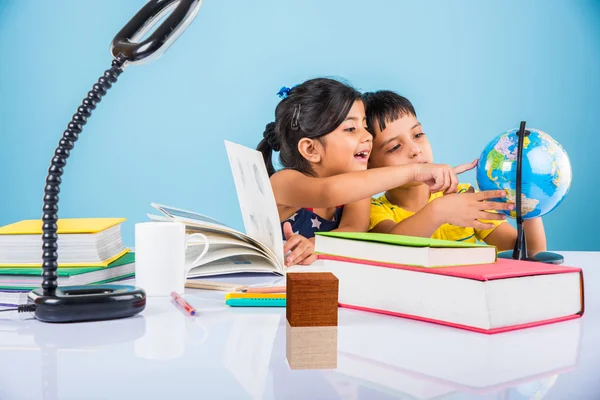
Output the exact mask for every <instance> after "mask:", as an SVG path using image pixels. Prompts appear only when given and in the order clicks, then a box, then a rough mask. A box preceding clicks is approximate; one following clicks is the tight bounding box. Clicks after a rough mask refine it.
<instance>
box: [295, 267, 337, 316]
mask: <svg viewBox="0 0 600 400" xmlns="http://www.w3.org/2000/svg"><path fill="white" fill-rule="evenodd" d="M286 287H287V289H286V291H287V293H286V317H287V320H288V322H289V324H290V326H293V327H295V326H337V324H338V289H339V281H338V278H337V277H336V276H335V275H333V274H332V273H331V272H293V273H288V274H286Z"/></svg>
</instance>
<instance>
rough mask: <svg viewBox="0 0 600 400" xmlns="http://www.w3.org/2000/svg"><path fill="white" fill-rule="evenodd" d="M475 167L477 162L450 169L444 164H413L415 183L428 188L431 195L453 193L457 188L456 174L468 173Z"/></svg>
mask: <svg viewBox="0 0 600 400" xmlns="http://www.w3.org/2000/svg"><path fill="white" fill-rule="evenodd" d="M476 166H477V160H474V161H472V162H470V163H468V164H462V165H459V166H457V167H455V168H452V167H451V166H449V165H446V164H429V163H425V164H414V168H415V181H418V182H423V183H425V184H426V185H428V186H429V190H430V191H431V192H432V193H435V192H441V191H443V192H444V193H455V192H456V189H457V187H458V177H457V175H458V174H462V173H463V172H465V171H469V170H471V169H473V168H475V167H476Z"/></svg>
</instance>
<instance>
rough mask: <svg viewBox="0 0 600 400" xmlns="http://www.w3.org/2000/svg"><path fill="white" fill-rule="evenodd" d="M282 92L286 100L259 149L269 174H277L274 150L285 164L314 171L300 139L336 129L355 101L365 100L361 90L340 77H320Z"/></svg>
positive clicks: (281, 102) (283, 89) (305, 170)
mask: <svg viewBox="0 0 600 400" xmlns="http://www.w3.org/2000/svg"><path fill="white" fill-rule="evenodd" d="M278 94H279V95H280V97H282V98H283V100H281V101H280V102H279V104H278V105H277V108H276V109H275V122H270V123H268V124H267V126H266V128H265V132H264V133H263V139H262V140H261V142H260V143H259V144H258V147H257V150H259V151H260V152H261V153H262V154H263V158H264V160H265V164H266V166H267V172H268V173H269V176H271V175H273V174H274V173H275V168H274V167H273V161H272V155H273V151H278V152H279V159H280V160H281V164H282V165H283V166H284V167H286V168H290V169H294V170H297V171H300V172H303V173H308V174H313V171H312V169H311V166H310V163H309V162H308V160H307V159H305V158H304V157H303V156H302V154H300V152H299V151H298V142H300V140H301V139H302V138H311V139H316V138H320V137H321V136H324V135H326V134H328V133H330V132H332V131H334V130H335V129H336V128H337V127H338V126H339V125H340V124H341V123H342V122H344V120H345V119H346V116H347V115H348V113H349V112H350V109H351V108H352V105H353V104H354V102H355V101H356V100H361V93H360V92H358V91H357V90H356V89H354V88H353V87H351V86H349V85H346V84H344V83H341V82H339V81H337V80H334V79H329V78H316V79H311V80H308V81H306V82H304V83H302V84H300V85H297V86H294V87H293V88H292V89H287V88H282V90H280V91H279V93H278Z"/></svg>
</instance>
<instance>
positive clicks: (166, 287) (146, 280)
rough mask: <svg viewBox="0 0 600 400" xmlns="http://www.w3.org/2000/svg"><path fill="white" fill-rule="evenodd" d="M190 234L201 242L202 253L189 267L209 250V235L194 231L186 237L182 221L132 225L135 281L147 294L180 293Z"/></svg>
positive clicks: (185, 274)
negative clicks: (201, 240) (133, 232)
mask: <svg viewBox="0 0 600 400" xmlns="http://www.w3.org/2000/svg"><path fill="white" fill-rule="evenodd" d="M193 237H201V238H202V239H203V241H204V249H203V251H202V253H201V254H200V255H199V256H198V257H197V258H196V259H195V260H194V262H193V263H191V264H188V266H189V267H190V268H191V267H192V266H193V265H195V264H196V263H197V262H198V261H199V260H200V259H201V258H202V257H204V255H205V254H206V252H207V251H208V238H207V237H206V236H204V235H203V234H201V233H194V234H191V235H189V236H188V237H187V238H186V233H185V224H182V223H178V222H175V223H172V222H141V223H138V224H135V283H136V286H139V287H141V288H142V289H144V291H145V292H146V296H170V295H171V292H177V293H179V294H183V291H184V289H185V280H186V278H187V274H188V272H189V271H188V266H186V263H185V250H186V249H187V246H188V242H189V240H190V239H191V238H193Z"/></svg>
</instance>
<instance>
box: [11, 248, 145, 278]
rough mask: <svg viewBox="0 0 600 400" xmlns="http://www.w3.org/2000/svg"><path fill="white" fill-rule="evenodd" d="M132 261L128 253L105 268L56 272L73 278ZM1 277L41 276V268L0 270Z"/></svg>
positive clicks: (132, 258) (65, 269)
mask: <svg viewBox="0 0 600 400" xmlns="http://www.w3.org/2000/svg"><path fill="white" fill-rule="evenodd" d="M134 261H135V253H134V252H131V251H130V252H128V253H125V254H124V255H123V256H121V257H119V258H117V259H116V260H115V261H113V262H111V263H110V264H108V266H107V267H82V268H58V270H57V271H56V272H57V274H58V276H74V275H80V274H85V273H88V272H94V271H98V270H106V269H107V268H112V267H119V266H121V265H125V264H129V263H132V262H134ZM2 275H28V276H41V275H42V268H10V267H6V268H0V276H2Z"/></svg>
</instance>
